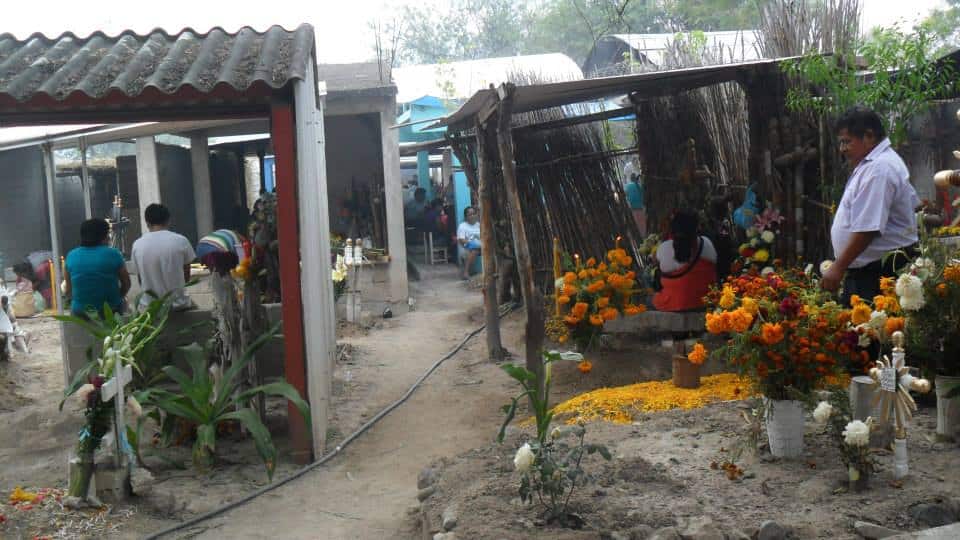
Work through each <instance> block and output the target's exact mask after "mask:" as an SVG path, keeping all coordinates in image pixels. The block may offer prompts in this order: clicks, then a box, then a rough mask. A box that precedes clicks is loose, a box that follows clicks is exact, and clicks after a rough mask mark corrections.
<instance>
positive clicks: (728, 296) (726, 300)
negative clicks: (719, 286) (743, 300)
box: [717, 285, 737, 309]
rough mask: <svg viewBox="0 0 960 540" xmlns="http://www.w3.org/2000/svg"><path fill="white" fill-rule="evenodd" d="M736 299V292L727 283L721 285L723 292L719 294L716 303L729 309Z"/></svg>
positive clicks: (722, 307)
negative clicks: (718, 299)
mask: <svg viewBox="0 0 960 540" xmlns="http://www.w3.org/2000/svg"><path fill="white" fill-rule="evenodd" d="M736 301H737V297H736V294H735V293H734V292H733V289H732V288H731V287H730V286H729V285H724V286H723V293H722V294H721V295H720V301H719V302H718V303H717V305H718V306H720V308H721V309H730V308H732V307H733V304H734V303H735V302H736Z"/></svg>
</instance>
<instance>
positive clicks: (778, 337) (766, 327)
mask: <svg viewBox="0 0 960 540" xmlns="http://www.w3.org/2000/svg"><path fill="white" fill-rule="evenodd" d="M760 331H761V336H763V342H764V343H766V344H767V345H776V344H777V343H780V342H781V341H783V326H781V325H780V323H763V327H762V328H761V330H760Z"/></svg>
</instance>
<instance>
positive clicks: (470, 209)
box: [463, 206, 476, 219]
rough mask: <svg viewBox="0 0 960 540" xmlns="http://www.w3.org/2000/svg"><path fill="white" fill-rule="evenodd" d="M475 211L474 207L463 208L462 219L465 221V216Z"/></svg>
mask: <svg viewBox="0 0 960 540" xmlns="http://www.w3.org/2000/svg"><path fill="white" fill-rule="evenodd" d="M475 210H476V207H473V206H468V207H466V208H464V209H463V218H464V219H466V218H467V214H469V213H470V212H473V211H475Z"/></svg>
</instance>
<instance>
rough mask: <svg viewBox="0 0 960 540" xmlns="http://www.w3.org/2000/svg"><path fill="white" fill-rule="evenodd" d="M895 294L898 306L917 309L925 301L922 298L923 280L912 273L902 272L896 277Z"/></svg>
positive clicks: (912, 309) (908, 309)
mask: <svg viewBox="0 0 960 540" xmlns="http://www.w3.org/2000/svg"><path fill="white" fill-rule="evenodd" d="M896 292H897V296H899V297H900V307H902V308H903V309H905V310H907V311H917V310H918V309H920V308H922V307H923V306H924V304H925V303H926V302H925V301H924V299H923V281H921V280H920V278H918V277H917V276H915V275H913V274H903V275H901V276H900V277H899V278H898V279H897V285H896Z"/></svg>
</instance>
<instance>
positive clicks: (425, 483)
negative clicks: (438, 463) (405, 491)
mask: <svg viewBox="0 0 960 540" xmlns="http://www.w3.org/2000/svg"><path fill="white" fill-rule="evenodd" d="M439 479H440V472H439V471H437V470H436V469H434V468H433V467H424V469H423V470H422V471H420V474H419V475H417V489H425V488H428V487H430V486H432V485H434V484H436V483H437V480H439Z"/></svg>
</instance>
